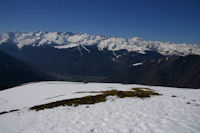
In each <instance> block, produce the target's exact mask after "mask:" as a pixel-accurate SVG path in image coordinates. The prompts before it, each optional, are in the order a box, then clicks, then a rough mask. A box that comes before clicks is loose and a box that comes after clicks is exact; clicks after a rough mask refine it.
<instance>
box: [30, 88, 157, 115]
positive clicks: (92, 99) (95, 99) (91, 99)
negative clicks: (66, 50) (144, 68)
mask: <svg viewBox="0 0 200 133" xmlns="http://www.w3.org/2000/svg"><path fill="white" fill-rule="evenodd" d="M142 89H143V88H142ZM142 89H141V88H132V89H131V90H130V91H118V90H108V91H88V92H77V93H101V94H98V95H95V96H85V97H82V98H74V99H66V100H61V101H56V102H52V103H47V104H42V105H37V106H33V107H31V108H30V110H36V111H39V110H43V109H48V108H54V107H58V106H78V105H82V104H95V103H99V102H105V101H106V97H107V96H117V97H118V98H125V97H139V98H149V97H150V96H151V95H160V94H159V93H157V92H154V91H153V90H150V89H147V88H146V90H148V91H146V90H142ZM133 90H134V91H133Z"/></svg>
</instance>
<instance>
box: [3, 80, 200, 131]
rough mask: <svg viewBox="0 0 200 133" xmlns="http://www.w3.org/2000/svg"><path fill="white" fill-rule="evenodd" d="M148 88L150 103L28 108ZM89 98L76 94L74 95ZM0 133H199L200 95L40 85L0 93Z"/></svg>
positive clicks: (166, 90)
mask: <svg viewBox="0 0 200 133" xmlns="http://www.w3.org/2000/svg"><path fill="white" fill-rule="evenodd" d="M136 87H141V88H144V87H146V88H150V89H153V90H154V91H155V92H158V93H160V94H162V95H160V96H152V97H150V98H143V99H141V98H135V97H133V98H132V97H131V98H117V97H115V96H112V97H108V98H107V101H106V102H100V103H96V104H90V105H80V106H77V107H73V106H60V107H55V108H52V109H45V110H41V111H35V110H29V108H30V107H32V106H35V105H41V104H45V103H50V102H54V101H59V100H63V99H72V98H81V97H84V96H88V95H97V93H89V92H88V91H102V90H113V89H116V90H122V91H127V90H130V89H131V88H136ZM84 91H86V92H88V93H76V92H84ZM14 109H19V111H15V112H10V113H6V114H1V115H0V133H174V132H176V133H198V132H200V126H199V125H200V90H199V89H184V88H170V87H160V86H144V85H136V84H128V85H126V84H117V83H87V84H85V83H81V82H76V83H75V82H39V83H30V84H26V85H22V86H18V87H14V88H11V89H8V90H4V91H0V112H3V111H9V110H14Z"/></svg>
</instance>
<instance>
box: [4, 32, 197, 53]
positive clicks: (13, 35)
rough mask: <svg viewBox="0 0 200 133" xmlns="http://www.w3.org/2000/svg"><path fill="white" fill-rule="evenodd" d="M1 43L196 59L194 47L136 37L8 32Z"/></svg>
mask: <svg viewBox="0 0 200 133" xmlns="http://www.w3.org/2000/svg"><path fill="white" fill-rule="evenodd" d="M4 43H13V44H16V46H17V47H18V48H22V47H24V46H37V47H38V46H44V45H49V46H53V47H55V48H58V49H66V48H73V47H82V48H84V49H85V50H87V48H86V47H85V46H97V47H98V49H99V50H103V49H107V50H110V51H119V50H127V51H129V52H130V51H136V52H138V53H145V51H156V52H158V53H160V54H162V55H180V56H185V55H189V54H195V55H200V45H197V44H177V43H171V42H159V41H145V40H142V39H140V38H138V37H133V38H120V37H108V36H94V35H89V34H86V33H71V32H42V31H38V32H28V33H25V32H9V33H3V34H0V45H1V44H4Z"/></svg>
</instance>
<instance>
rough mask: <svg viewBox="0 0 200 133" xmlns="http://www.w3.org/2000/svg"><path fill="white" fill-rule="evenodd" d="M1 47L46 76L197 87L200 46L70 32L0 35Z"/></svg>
mask: <svg viewBox="0 0 200 133" xmlns="http://www.w3.org/2000/svg"><path fill="white" fill-rule="evenodd" d="M0 50H1V51H3V52H5V53H7V54H9V55H11V56H13V57H15V58H17V59H19V60H22V61H23V62H25V63H27V64H29V65H31V67H33V68H35V69H36V70H39V71H40V72H43V73H46V74H48V75H50V76H51V78H49V79H50V80H51V79H57V80H65V81H89V82H120V83H136V84H147V85H160V86H174V87H188V88H200V67H199V66H200V48H199V45H190V44H174V43H168V42H156V41H144V40H141V39H139V38H130V39H125V38H116V37H106V36H92V35H88V34H82V33H71V32H29V33H20V32H10V33H5V34H1V35H0ZM39 80H41V79H39Z"/></svg>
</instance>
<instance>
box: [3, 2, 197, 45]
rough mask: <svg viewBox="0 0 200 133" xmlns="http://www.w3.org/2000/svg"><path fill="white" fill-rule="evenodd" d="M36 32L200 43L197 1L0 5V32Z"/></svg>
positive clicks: (16, 3)
mask: <svg viewBox="0 0 200 133" xmlns="http://www.w3.org/2000/svg"><path fill="white" fill-rule="evenodd" d="M38 30H42V31H65V32H68V31H71V32H83V33H89V34H95V35H109V36H119V37H127V38H129V37H134V36H137V37H140V38H142V39H145V40H158V41H170V42H178V43H196V44H200V0H1V1H0V33H4V32H9V31H25V32H29V31H38Z"/></svg>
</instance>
